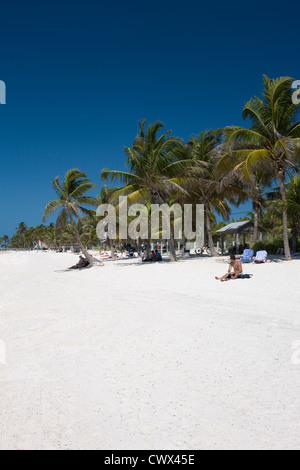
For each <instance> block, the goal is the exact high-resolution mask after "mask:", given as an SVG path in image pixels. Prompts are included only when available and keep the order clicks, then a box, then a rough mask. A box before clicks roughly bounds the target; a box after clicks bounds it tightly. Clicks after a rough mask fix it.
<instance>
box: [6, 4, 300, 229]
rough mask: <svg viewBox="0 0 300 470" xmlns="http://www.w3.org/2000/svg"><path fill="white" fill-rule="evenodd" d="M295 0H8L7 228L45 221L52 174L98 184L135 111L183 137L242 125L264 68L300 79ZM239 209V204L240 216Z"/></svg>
mask: <svg viewBox="0 0 300 470" xmlns="http://www.w3.org/2000/svg"><path fill="white" fill-rule="evenodd" d="M298 8H299V7H298V2H297V3H296V1H285V2H279V1H272V2H271V1H269V2H266V1H252V2H241V1H239V2H236V1H230V2H218V1H214V2H205V3H203V2H200V1H194V0H186V1H180V2H179V1H176V0H175V1H174V0H172V1H169V0H167V1H165V0H160V1H156V0H153V1H151V2H142V1H136V0H127V1H125V0H124V1H120V0H116V1H109V0H107V1H105V2H104V1H101V0H98V1H92V0H86V1H84V2H82V1H81V2H78V1H76V0H72V1H66V0H60V1H57V0H52V1H51V2H50V1H47V0H46V1H43V2H41V1H33V0H32V1H30V0H29V1H28V0H19V1H14V0H10V1H9V2H2V3H1V7H0V15H1V29H0V38H1V47H0V80H3V81H5V83H6V87H7V104H6V105H0V126H1V127H0V159H1V184H0V236H1V235H4V234H8V235H11V234H12V232H13V230H14V228H15V227H16V226H17V224H18V222H21V221H24V222H25V223H26V224H28V225H31V226H32V225H37V224H40V223H41V219H42V214H43V210H44V207H45V205H46V203H47V202H49V201H50V200H52V199H54V193H53V192H52V188H51V181H52V180H53V179H54V177H55V176H57V175H60V176H63V175H64V174H65V173H66V171H67V170H68V169H70V168H75V167H77V168H80V169H81V170H85V171H87V173H88V176H89V177H90V178H91V179H92V181H93V182H94V183H96V184H98V185H99V187H101V185H102V183H101V181H100V172H101V169H102V168H104V167H108V168H110V169H122V168H123V167H124V154H123V147H124V146H125V145H128V146H130V145H131V144H132V141H133V139H134V136H135V134H136V132H137V123H138V120H139V119H142V118H146V119H147V120H148V121H149V122H150V121H154V120H161V121H163V122H164V123H165V126H166V128H167V129H172V131H173V133H174V134H175V135H177V136H179V137H182V138H184V139H185V140H187V139H188V138H189V137H190V136H191V135H193V134H197V133H199V132H200V131H201V130H204V129H207V128H218V127H222V126H225V125H230V124H241V123H242V119H241V112H242V108H243V105H244V103H245V102H246V101H247V100H248V99H249V98H251V97H252V96H254V95H255V94H259V93H260V92H261V90H262V75H263V74H266V75H268V76H270V77H272V78H275V77H279V76H286V75H288V76H291V77H294V78H295V79H300V67H299V35H298V31H299V15H298ZM240 211H241V209H240V210H239V209H237V210H235V211H234V212H235V213H239V212H240Z"/></svg>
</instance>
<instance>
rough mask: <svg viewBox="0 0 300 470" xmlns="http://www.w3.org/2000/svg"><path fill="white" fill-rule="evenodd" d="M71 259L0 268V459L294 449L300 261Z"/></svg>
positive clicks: (299, 384) (299, 442) (299, 398)
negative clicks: (233, 264)
mask: <svg viewBox="0 0 300 470" xmlns="http://www.w3.org/2000/svg"><path fill="white" fill-rule="evenodd" d="M76 260H77V258H75V257H74V256H73V255H70V254H48V253H31V254H29V253H19V254H16V253H9V254H1V255H0V282H1V287H0V288H1V304H0V317H1V325H0V340H1V341H2V345H3V342H4V343H5V345H6V348H7V358H6V359H7V364H6V365H4V364H2V365H1V364H0V375H1V397H0V414H1V416H0V448H1V449H66V448H69V449H93V448H98V449H107V450H110V449H122V450H125V449H191V450H192V449H249V448H251V449H253V448H255V449H275V448H277V449H299V448H300V379H299V372H300V364H298V362H299V361H298V360H297V358H299V356H300V354H298V355H297V351H295V350H293V349H292V345H293V343H294V342H295V341H299V340H300V317H299V310H300V309H299V306H300V305H299V304H300V302H299V298H300V296H299V274H300V260H299V261H293V262H291V263H285V262H277V263H275V262H273V263H269V264H266V265H264V266H257V265H251V266H249V265H248V266H246V268H245V269H246V271H247V272H250V273H251V272H252V273H253V274H254V277H253V279H251V280H237V281H230V282H226V283H220V282H217V281H215V280H214V275H215V274H223V273H224V272H226V270H227V266H226V265H225V264H224V263H222V262H221V263H220V262H216V261H215V260H212V259H198V260H188V261H182V262H179V263H176V264H175V263H173V264H170V263H165V264H164V263H163V264H154V265H152V264H143V265H141V264H139V265H138V264H136V262H135V261H134V262H132V261H130V260H128V261H118V262H107V263H106V265H105V267H104V268H101V267H96V268H93V269H89V270H85V271H80V272H78V271H74V272H62V271H60V270H62V269H63V268H65V267H67V266H70V265H71V264H74V261H76ZM293 354H294V356H293V358H294V360H293V361H292V355H293ZM295 358H296V360H295ZM0 359H1V357H0ZM2 362H3V358H2ZM293 362H294V363H293Z"/></svg>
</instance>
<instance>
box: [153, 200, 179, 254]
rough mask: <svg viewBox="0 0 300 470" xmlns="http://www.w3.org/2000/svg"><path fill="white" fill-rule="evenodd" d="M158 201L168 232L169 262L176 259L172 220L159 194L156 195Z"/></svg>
mask: <svg viewBox="0 0 300 470" xmlns="http://www.w3.org/2000/svg"><path fill="white" fill-rule="evenodd" d="M158 201H159V204H160V205H161V207H162V212H163V216H164V217H165V219H166V222H167V225H168V230H169V234H170V240H169V242H170V259H171V262H174V261H178V260H177V256H176V249H175V243H174V234H173V225H172V222H171V217H170V216H169V213H168V212H167V211H166V210H165V206H164V201H163V199H162V197H161V196H159V197H158Z"/></svg>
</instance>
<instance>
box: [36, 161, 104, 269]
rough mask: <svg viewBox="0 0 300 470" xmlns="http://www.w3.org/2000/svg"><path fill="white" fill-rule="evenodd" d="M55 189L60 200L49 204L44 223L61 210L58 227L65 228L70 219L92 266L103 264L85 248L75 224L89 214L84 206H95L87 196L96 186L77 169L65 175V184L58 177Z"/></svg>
mask: <svg viewBox="0 0 300 470" xmlns="http://www.w3.org/2000/svg"><path fill="white" fill-rule="evenodd" d="M52 186H53V189H54V191H55V192H56V194H57V195H58V197H59V199H56V200H54V201H51V202H49V204H47V206H46V208H45V211H44V216H43V221H45V220H46V218H47V217H48V216H49V215H50V214H52V213H53V212H55V211H57V210H60V212H59V215H58V218H57V222H56V225H57V226H58V227H59V226H63V225H65V223H66V221H67V220H68V219H69V221H70V223H71V225H72V228H73V231H74V234H75V237H76V241H77V243H78V245H79V247H80V249H81V251H82V252H83V254H84V255H85V257H86V258H87V260H88V261H89V263H90V264H94V263H95V262H97V263H100V264H102V263H101V262H100V261H99V260H97V259H96V258H94V257H93V256H91V255H90V254H89V253H88V252H87V250H86V248H85V247H84V245H83V243H82V241H81V238H80V234H79V231H78V228H77V225H76V222H75V219H78V220H79V219H80V215H81V214H89V213H90V210H89V209H86V208H85V207H84V206H86V205H87V206H95V205H96V200H95V199H94V198H92V197H88V196H86V193H87V191H89V190H90V189H92V188H94V187H95V185H94V184H92V183H91V181H90V180H89V179H88V178H87V176H86V173H85V172H82V171H80V170H78V169H76V168H74V169H72V170H69V171H68V172H67V174H66V175H65V179H64V181H63V182H60V180H59V177H56V178H55V180H54V181H53V183H52Z"/></svg>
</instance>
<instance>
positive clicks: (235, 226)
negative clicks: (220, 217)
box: [216, 220, 265, 255]
mask: <svg viewBox="0 0 300 470" xmlns="http://www.w3.org/2000/svg"><path fill="white" fill-rule="evenodd" d="M258 229H259V235H260V240H262V234H263V232H264V231H265V230H264V229H263V228H261V227H259V228H258ZM216 233H218V234H219V235H220V236H221V251H222V255H223V253H224V236H225V235H235V247H236V253H238V252H239V247H240V236H243V244H244V245H245V244H246V235H247V234H252V235H253V233H254V223H253V222H251V220H244V221H242V222H232V223H231V224H228V225H226V226H225V227H223V228H221V229H220V230H217V232H216Z"/></svg>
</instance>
